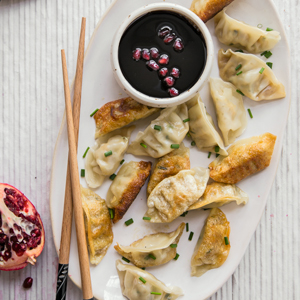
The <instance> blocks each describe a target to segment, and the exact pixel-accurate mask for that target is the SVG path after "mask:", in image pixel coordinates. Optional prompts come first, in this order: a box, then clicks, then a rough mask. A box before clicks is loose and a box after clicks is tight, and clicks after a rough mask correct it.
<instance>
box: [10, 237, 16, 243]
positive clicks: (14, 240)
mask: <svg viewBox="0 0 300 300" xmlns="http://www.w3.org/2000/svg"><path fill="white" fill-rule="evenodd" d="M10 241H11V242H15V243H16V242H17V241H18V238H17V237H16V236H15V235H12V236H11V237H10Z"/></svg>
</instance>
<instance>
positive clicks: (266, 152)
mask: <svg viewBox="0 0 300 300" xmlns="http://www.w3.org/2000/svg"><path fill="white" fill-rule="evenodd" d="M275 141H276V136H275V135H273V134H271V133H265V134H262V135H260V136H254V137H252V138H249V139H243V140H240V141H238V142H236V143H234V144H233V145H231V146H230V148H229V149H228V150H227V151H228V156H227V157H224V156H219V157H218V158H216V159H215V160H214V161H213V162H211V163H210V165H209V168H210V177H211V178H212V179H213V180H215V181H218V182H224V183H231V184H234V183H237V182H239V181H240V180H242V179H244V178H245V177H247V176H249V175H251V174H254V173H256V172H259V171H261V170H263V169H265V168H266V167H268V166H269V164H270V161H271V158H272V154H273V150H274V146H275Z"/></svg>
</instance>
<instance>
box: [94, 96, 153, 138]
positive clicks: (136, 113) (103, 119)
mask: <svg viewBox="0 0 300 300" xmlns="http://www.w3.org/2000/svg"><path fill="white" fill-rule="evenodd" d="M158 111H159V109H158V108H154V107H148V106H146V105H143V104H140V103H138V102H137V101H135V100H133V99H132V98H130V97H127V98H122V99H118V100H115V101H111V102H108V103H106V104H104V105H103V106H102V107H101V108H100V109H99V110H98V111H97V112H96V113H95V115H94V119H95V123H96V132H95V138H98V137H100V136H103V135H105V134H107V133H109V132H111V131H114V130H116V129H119V128H122V127H124V126H126V125H128V124H130V123H132V122H133V121H137V120H140V119H144V118H147V117H148V116H150V115H152V114H154V113H155V112H158Z"/></svg>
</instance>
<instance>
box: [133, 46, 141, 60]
mask: <svg viewBox="0 0 300 300" xmlns="http://www.w3.org/2000/svg"><path fill="white" fill-rule="evenodd" d="M141 52H142V49H141V48H136V49H135V50H133V52H132V58H133V59H134V60H136V61H138V60H140V59H141Z"/></svg>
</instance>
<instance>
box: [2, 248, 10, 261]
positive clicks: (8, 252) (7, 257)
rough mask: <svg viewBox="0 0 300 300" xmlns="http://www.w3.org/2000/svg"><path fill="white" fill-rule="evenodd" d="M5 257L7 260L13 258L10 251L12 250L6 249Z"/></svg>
mask: <svg viewBox="0 0 300 300" xmlns="http://www.w3.org/2000/svg"><path fill="white" fill-rule="evenodd" d="M3 258H4V260H5V261H7V260H9V259H10V258H11V252H10V250H6V251H5V252H4V255H3Z"/></svg>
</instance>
